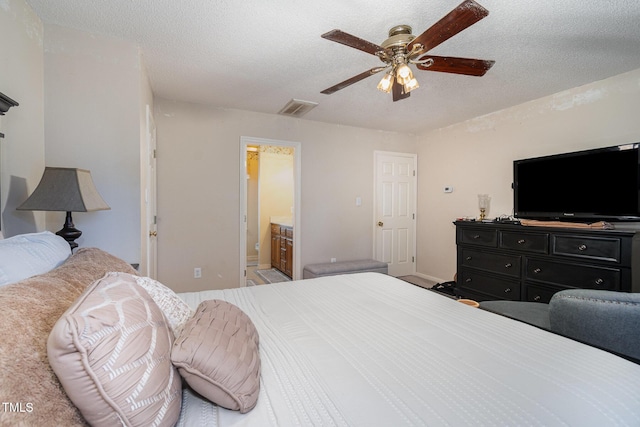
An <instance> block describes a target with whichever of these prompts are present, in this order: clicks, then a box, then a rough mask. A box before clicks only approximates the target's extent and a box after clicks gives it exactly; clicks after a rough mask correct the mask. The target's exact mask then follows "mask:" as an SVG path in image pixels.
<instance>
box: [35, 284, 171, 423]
mask: <svg viewBox="0 0 640 427" xmlns="http://www.w3.org/2000/svg"><path fill="white" fill-rule="evenodd" d="M172 338H173V337H172V333H171V331H170V330H169V328H168V326H167V324H166V320H165V318H164V315H163V314H162V311H161V310H160V309H159V308H158V306H157V305H156V304H155V303H154V301H153V299H152V298H151V297H150V296H149V294H148V293H147V292H146V291H145V290H144V289H143V288H142V287H141V286H139V285H138V284H137V283H136V280H135V276H132V275H130V274H125V273H107V274H106V275H105V276H104V277H103V278H102V279H100V280H97V281H96V282H94V283H93V284H92V285H90V286H89V287H88V288H87V290H86V291H85V292H84V293H83V294H82V295H81V296H80V298H79V299H78V300H77V301H76V302H75V303H74V304H73V305H72V306H71V307H70V308H69V309H68V310H67V311H66V312H65V313H64V314H63V315H62V317H61V318H60V319H59V320H58V321H57V322H56V324H55V326H54V327H53V330H52V331H51V334H50V335H49V340H48V345H47V353H48V356H49V363H50V364H51V367H52V368H53V371H54V372H55V374H56V375H57V377H58V379H59V380H60V382H61V383H62V385H63V387H64V389H65V391H66V393H67V395H68V396H69V398H70V399H71V400H72V401H73V403H74V404H75V405H76V406H77V407H78V409H79V410H80V412H81V413H82V415H83V417H84V418H85V419H86V420H87V421H88V422H89V423H90V424H91V425H93V426H110V427H111V426H116V425H123V426H125V425H126V426H134V425H137V426H173V425H174V424H175V423H176V421H177V420H178V417H179V415H180V406H181V396H182V394H181V390H182V384H181V378H180V375H179V374H178V372H177V371H176V368H175V367H174V366H172V364H171V359H170V352H171V345H172Z"/></svg>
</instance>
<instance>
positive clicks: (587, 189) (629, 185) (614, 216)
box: [513, 143, 640, 222]
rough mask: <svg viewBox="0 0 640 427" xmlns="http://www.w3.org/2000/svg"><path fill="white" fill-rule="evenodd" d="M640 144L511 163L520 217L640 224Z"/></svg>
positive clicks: (517, 210) (515, 203)
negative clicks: (636, 222)
mask: <svg viewBox="0 0 640 427" xmlns="http://www.w3.org/2000/svg"><path fill="white" fill-rule="evenodd" d="M639 147H640V143H634V144H626V145H618V146H614V147H606V148H598V149H594V150H585V151H577V152H572V153H564V154H556V155H551V156H544V157H536V158H530V159H522V160H515V161H514V162H513V197H514V201H513V207H514V216H515V217H516V218H528V219H539V220H562V221H583V222H594V221H640V206H639V203H640V197H639V193H640V150H639Z"/></svg>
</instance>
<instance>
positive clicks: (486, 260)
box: [460, 249, 521, 277]
mask: <svg viewBox="0 0 640 427" xmlns="http://www.w3.org/2000/svg"><path fill="white" fill-rule="evenodd" d="M460 255H461V257H462V259H461V262H462V265H463V266H465V267H471V268H477V269H479V270H485V271H491V272H494V273H499V274H506V275H508V276H512V277H520V259H521V257H520V256H518V255H508V254H507V255H505V254H495V253H487V252H480V251H478V250H473V249H462V251H461V253H460Z"/></svg>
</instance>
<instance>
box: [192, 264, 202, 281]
mask: <svg viewBox="0 0 640 427" xmlns="http://www.w3.org/2000/svg"><path fill="white" fill-rule="evenodd" d="M201 277H202V269H201V268H200V267H196V268H194V269H193V278H194V279H199V278H201Z"/></svg>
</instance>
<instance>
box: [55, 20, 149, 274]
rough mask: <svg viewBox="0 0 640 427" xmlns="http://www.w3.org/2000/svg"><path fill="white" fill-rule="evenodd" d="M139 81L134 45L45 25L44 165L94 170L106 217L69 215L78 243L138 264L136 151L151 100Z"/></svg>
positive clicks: (58, 219)
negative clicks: (145, 105)
mask: <svg viewBox="0 0 640 427" xmlns="http://www.w3.org/2000/svg"><path fill="white" fill-rule="evenodd" d="M141 75H142V76H143V75H144V69H143V67H142V61H141V58H140V53H139V49H138V47H137V46H135V45H134V44H131V43H129V42H124V41H121V40H116V39H110V38H103V37H99V36H96V35H91V34H88V33H84V32H81V31H76V30H72V29H68V28H63V27H60V26H57V25H45V107H46V109H45V135H46V156H45V157H46V164H47V166H59V167H77V168H83V169H89V170H90V171H91V175H92V177H93V180H94V183H95V185H96V188H97V189H98V192H99V193H100V194H101V195H102V198H103V199H104V200H105V201H106V202H107V204H108V205H109V206H110V207H111V210H106V211H97V212H86V213H74V215H73V219H74V223H75V225H76V227H77V228H78V229H80V230H82V232H83V235H82V236H81V237H80V238H79V239H78V240H77V242H78V243H79V245H80V246H81V247H88V246H95V247H99V248H101V249H103V250H105V251H107V252H110V253H112V254H114V255H116V256H118V257H120V258H122V259H124V260H126V261H127V262H131V263H139V262H140V259H141V257H140V254H141V229H140V227H141V225H140V224H141V223H140V217H141V210H140V197H141V173H140V153H141V149H140V144H141V138H142V135H143V134H144V132H143V131H142V130H141V127H143V126H144V121H143V120H144V119H143V117H144V113H143V112H142V111H143V109H144V103H145V102H148V99H149V93H150V90H149V88H148V83H147V82H146V80H145V78H143V77H141ZM141 122H142V123H141ZM63 222H64V213H58V212H53V213H48V214H47V228H48V229H51V230H52V231H56V230H58V229H59V228H61V227H62V224H63Z"/></svg>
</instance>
